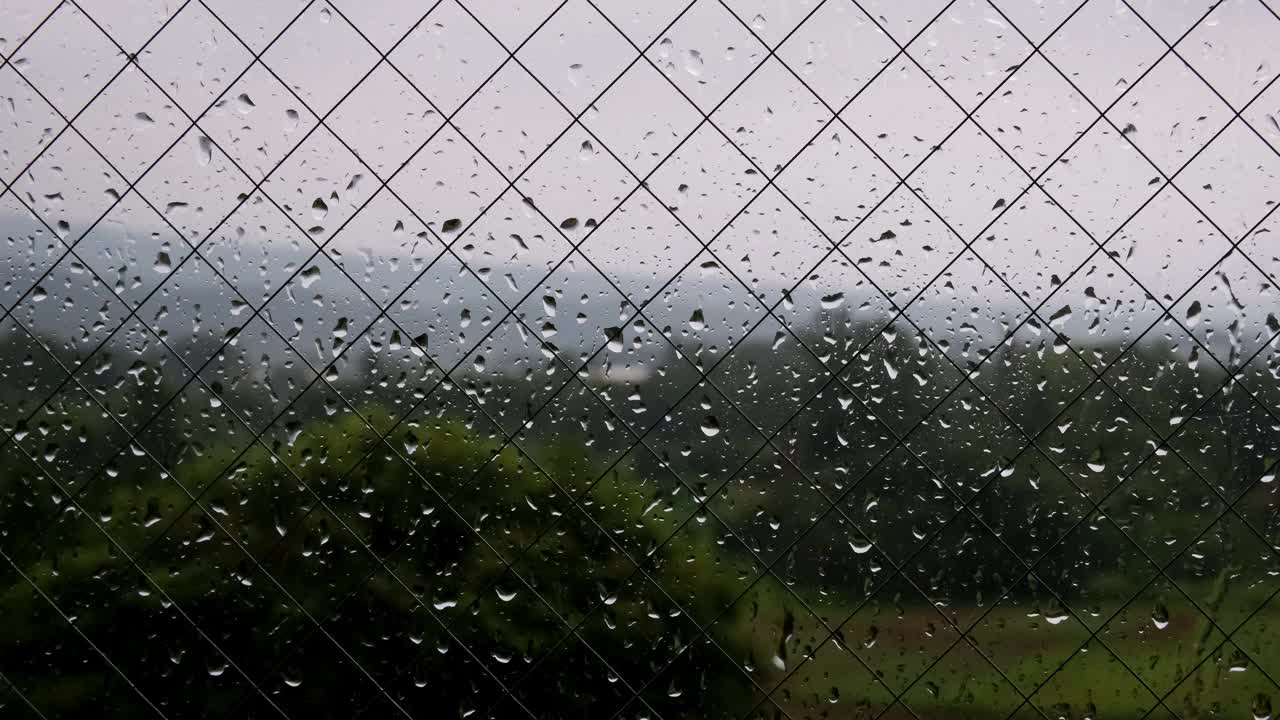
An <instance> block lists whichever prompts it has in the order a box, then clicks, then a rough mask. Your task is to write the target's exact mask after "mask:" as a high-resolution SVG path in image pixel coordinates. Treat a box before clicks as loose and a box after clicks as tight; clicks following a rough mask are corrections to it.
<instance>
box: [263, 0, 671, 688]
mask: <svg viewBox="0 0 1280 720" xmlns="http://www.w3.org/2000/svg"><path fill="white" fill-rule="evenodd" d="M335 12H338V13H339V14H341V11H339V10H337V9H336V8H335ZM553 15H554V13H553ZM344 19H346V18H345V16H344ZM548 19H549V18H548ZM348 22H349V20H348ZM352 27H353V28H354V25H352ZM357 31H358V30H357ZM535 32H536V31H535ZM366 40H367V38H366ZM513 57H514V56H513ZM517 62H519V61H518V60H517ZM277 79H278V78H277ZM297 99H298V101H299V102H301V103H303V105H304V107H305V106H306V103H305V101H303V100H302V99H301V98H297ZM307 109H308V110H309V111H311V112H312V113H313V114H315V113H314V110H311V108H310V107H307ZM455 130H456V128H455ZM330 132H332V130H330ZM459 133H460V134H461V132H460V131H459ZM335 137H336V138H337V139H338V140H339V141H340V142H342V140H341V137H340V136H337V135H336V134H335ZM463 137H464V138H465V135H464V136H463ZM343 144H344V145H345V142H344V143H343ZM472 147H473V148H474V149H475V150H476V152H477V153H479V154H481V156H482V157H484V156H483V152H482V151H480V149H479V148H478V147H475V146H474V144H473V145H472ZM347 149H348V150H351V148H350V147H349V146H348V147H347ZM352 152H353V153H354V150H352ZM485 159H486V160H488V158H487V157H486V158H485ZM489 162H490V163H491V164H492V161H489ZM366 167H367V166H366ZM495 169H496V168H495ZM369 170H370V172H373V173H374V176H375V177H377V173H376V171H373V170H372V168H369ZM499 172H500V171H499ZM379 180H380V178H379ZM513 184H514V182H513V181H511V182H509V186H510V185H513ZM391 192H392V194H393V195H394V191H391ZM397 199H399V198H398V196H397ZM406 207H407V205H406ZM410 212H412V210H411V209H410ZM544 219H547V218H545V216H544ZM419 220H420V221H421V219H420V218H419ZM547 221H548V222H550V220H549V219H547ZM299 229H300V230H301V228H299ZM566 240H567V238H566ZM459 261H460V262H461V259H460V258H459ZM348 278H349V276H348ZM349 279H350V278H349ZM352 282H354V280H352ZM499 302H501V300H499ZM504 304H505V303H504ZM511 312H513V311H512V310H511V309H510V308H508V313H509V314H510V313H511ZM392 321H393V322H394V319H393V320H392ZM569 369H570V370H571V371H572V368H569ZM574 377H577V375H576V374H574ZM334 392H335V393H337V391H336V390H334ZM337 394H338V395H339V396H341V393H337ZM348 405H350V402H349V401H348ZM476 405H477V407H478V408H479V409H480V410H481V412H482V413H484V409H483V407H481V406H480V405H479V404H478V403H476ZM352 407H353V408H354V406H352ZM356 412H357V414H358V410H357V411H356ZM485 414H486V415H487V413H485ZM361 419H362V420H364V418H361ZM364 422H365V423H366V424H369V423H368V421H367V420H364ZM495 424H496V423H495ZM504 434H505V431H504ZM508 440H509V441H510V442H511V443H512V444H513V445H515V446H516V447H517V449H520V448H519V444H518V443H516V442H515V440H514V438H508ZM384 442H385V439H384ZM387 445H388V447H389V448H390V449H391V450H392V451H393V452H394V453H395V454H397V455H399V451H398V450H396V449H395V448H394V446H391V445H390V444H389V443H388V444H387ZM522 452H523V450H522ZM524 454H525V455H526V456H527V455H528V453H524ZM401 459H403V458H401ZM531 459H532V458H531ZM533 462H534V465H535V467H536V468H537V469H538V470H539V471H540V472H541V473H542V474H543V475H544V476H546V477H547V478H548V479H549V480H551V482H552V483H553V484H555V485H556V486H557V488H559V489H560V490H561V491H562V492H565V491H564V490H563V487H562V486H560V485H559V483H558V482H556V481H555V479H554V478H553V477H551V476H550V474H548V473H546V471H545V470H543V469H542V468H541V467H539V466H537V463H536V461H533ZM682 481H683V480H682ZM685 484H686V486H687V483H685ZM304 485H305V484H304ZM313 494H314V493H313ZM565 494H566V496H570V497H571V495H570V494H569V493H567V492H565ZM321 505H322V506H324V503H323V501H321ZM574 506H575V507H577V508H578V509H579V510H581V508H580V506H578V505H577V502H576V501H574ZM326 510H329V509H328V508H327V507H326ZM329 512H330V514H331V515H332V514H333V513H332V511H331V510H329ZM587 517H590V515H587ZM339 522H341V520H340V519H339ZM592 522H593V524H595V525H596V528H597V529H598V530H600V532H601V534H602V536H604V537H610V536H609V534H608V533H607V532H606V531H605V530H604V529H603V528H601V527H600V526H599V525H598V523H595V521H594V519H593V520H592ZM343 524H344V526H345V523H343ZM610 540H611V541H612V538H611V537H610ZM486 544H487V543H486ZM615 545H616V542H615ZM619 549H620V550H621V549H622V548H621V547H619ZM623 553H624V555H626V552H625V550H623ZM503 562H504V564H505V565H507V568H508V570H509V571H510V572H511V573H512V574H513V575H515V576H516V577H517V578H519V579H520V580H521V581H522V582H524V584H525V585H526V586H527V587H529V589H530V591H531V592H532V593H533V594H534V596H535V597H538V599H539V600H540V601H542V602H543V604H544V605H546V606H547V607H548V609H550V610H551V611H552V613H553V614H556V615H557V616H558V613H557V611H556V610H555V608H554V607H552V606H551V605H550V603H547V602H546V601H545V599H543V598H542V597H541V595H540V594H539V593H538V592H537V590H536V589H534V588H533V587H532V586H531V585H529V584H528V582H527V581H525V580H524V578H520V576H519V574H518V573H516V572H515V570H514V568H512V567H511V566H510V563H507V562H506V560H505V558H503ZM384 569H385V566H384ZM392 575H393V576H394V574H393V573H392ZM401 584H402V585H403V583H401ZM406 589H407V587H406ZM673 602H674V601H673ZM562 622H563V620H562ZM566 624H567V623H566ZM584 644H585V643H584ZM587 646H588V647H589V645H587ZM593 652H594V651H593ZM597 656H598V654H597ZM598 657H599V656H598ZM601 661H602V662H604V660H603V658H601ZM605 664H606V666H607V665H608V663H607V662H606V663H605Z"/></svg>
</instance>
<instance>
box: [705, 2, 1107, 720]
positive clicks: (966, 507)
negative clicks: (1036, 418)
mask: <svg viewBox="0 0 1280 720" xmlns="http://www.w3.org/2000/svg"><path fill="white" fill-rule="evenodd" d="M721 5H722V6H724V7H725V9H726V11H728V12H729V13H730V14H731V15H733V16H734V17H735V18H736V19H737V20H738V21H739V22H740V23H742V24H743V26H744V27H745V28H746V30H747V31H748V32H750V33H752V34H753V35H755V32H754V30H753V29H752V28H751V27H750V26H749V25H747V24H746V23H745V22H744V21H742V19H741V17H739V16H738V15H737V14H736V13H734V12H733V10H732V9H731V8H728V6H727V5H724V3H723V0H721ZM1079 7H1083V5H1081V6H1079ZM1079 7H1077V10H1079ZM1073 15H1074V13H1073ZM1069 19H1070V18H1069V17H1068V20H1069ZM756 39H757V40H759V39H760V38H759V37H758V36H756ZM1046 39H1047V38H1046ZM900 49H902V48H900ZM902 51H903V52H904V53H905V49H902ZM770 54H773V53H772V51H771V52H770ZM779 62H781V63H782V65H783V67H785V68H786V69H787V70H788V71H790V72H791V73H792V75H795V72H794V71H793V70H792V69H791V68H790V67H789V66H787V64H786V63H785V61H782V60H781V59H780V58H779ZM796 77H797V79H798V80H799V81H800V83H801V84H802V85H803V86H804V87H805V88H806V89H807V90H809V92H811V93H813V94H814V96H815V97H819V96H818V95H817V93H816V92H814V91H813V89H812V88H811V87H809V86H808V84H807V83H805V82H804V81H803V79H800V78H799V77H798V76H796ZM1001 84H1003V83H1001ZM997 90H998V86H997ZM994 92H995V91H992V93H991V94H994ZM819 100H820V101H821V98H820V97H819ZM821 102H823V104H824V105H826V103H825V101H821ZM827 109H828V110H829V111H830V110H831V108H830V107H829V106H827ZM961 109H962V110H963V108H961ZM842 124H843V125H845V127H846V129H849V130H850V132H852V133H853V134H854V136H855V137H857V138H858V139H859V140H860V141H862V142H863V144H864V145H867V143H866V142H865V141H863V140H862V138H861V137H859V136H858V133H856V132H854V131H853V130H852V129H851V128H848V125H847V123H844V122H843V120H842ZM975 124H976V123H975ZM869 147H870V146H869V145H868V148H869ZM739 151H740V152H741V150H739ZM871 151H872V152H873V153H875V151H874V149H872V150H871ZM744 154H745V153H744ZM877 158H878V159H881V161H882V162H883V159H882V158H879V156H878V154H877ZM757 169H758V168H757ZM891 171H892V169H891ZM895 175H896V173H895ZM912 192H913V194H916V197H917V199H919V200H921V201H922V202H924V200H923V198H920V197H919V195H918V193H915V191H914V189H912ZM783 195H784V196H785V195H786V194H785V192H784V193H783ZM788 200H789V198H788ZM793 204H794V203H793ZM925 205H926V207H929V206H928V203H925ZM929 209H930V211H931V212H933V213H934V214H935V215H938V217H939V219H940V220H942V221H943V223H944V224H946V226H947V228H948V230H950V231H951V232H952V233H953V234H955V235H957V236H959V233H956V232H955V230H954V228H952V227H951V226H950V224H949V223H947V222H946V220H945V218H942V216H941V215H939V214H938V213H937V212H936V210H933V208H932V207H929ZM810 222H812V221H811V220H810ZM815 227H816V225H815ZM818 229H819V231H820V232H822V229H821V228H818ZM823 235H824V236H825V232H824V233H823ZM828 240H829V238H828ZM961 241H962V242H963V238H961ZM841 254H842V255H843V254H844V253H843V251H842V250H841ZM975 254H976V253H975ZM845 257H846V259H848V256H847V255H846V256H845ZM730 272H731V273H732V271H730ZM872 282H873V285H874V281H872ZM908 323H910V324H911V325H912V326H913V327H915V323H914V322H913V321H911V320H910V318H908ZM916 331H917V332H918V333H920V334H921V336H922V337H925V338H927V334H925V333H923V331H921V330H920V328H918V327H916ZM791 334H792V335H793V336H794V333H791ZM797 339H798V338H797ZM800 342H801V345H802V346H805V347H806V349H807V350H809V352H810V353H811V354H813V351H812V350H811V349H809V348H808V347H807V345H805V343H804V342H803V341H802V340H801V341H800ZM943 356H944V357H946V358H947V359H948V361H950V362H951V363H952V364H953V365H955V362H954V360H953V359H951V358H950V356H949V355H947V354H946V353H943ZM815 358H816V354H815ZM955 366H956V369H957V370H958V371H960V372H961V374H962V375H964V374H965V373H964V370H963V369H962V368H960V367H959V366H958V365H955ZM836 379H837V381H839V382H840V384H841V385H842V386H844V387H845V389H846V390H849V391H850V392H851V393H852V390H850V389H849V388H848V386H847V385H846V384H845V383H844V382H843V380H842V379H841V378H839V376H836ZM974 387H975V389H978V392H979V394H981V395H982V396H983V397H984V399H986V400H987V401H988V402H991V403H992V405H993V406H995V407H996V408H997V410H999V411H1000V412H1001V414H1002V415H1004V417H1005V419H1006V420H1007V421H1009V423H1010V424H1011V425H1013V426H1014V427H1017V425H1016V423H1013V421H1012V419H1011V418H1009V417H1008V416H1007V415H1006V414H1004V413H1003V411H1002V410H1000V408H999V406H998V405H996V404H995V403H994V402H992V401H991V399H990V398H989V397H987V395H986V393H984V392H983V391H982V390H981V389H980V388H977V386H974ZM852 394H854V395H855V397H856V393H852ZM862 404H863V405H864V406H865V402H863V403H862ZM748 419H749V418H748ZM882 424H883V422H882ZM753 425H754V423H753ZM886 427H887V426H886ZM756 429H757V431H758V432H760V433H761V434H765V433H763V431H761V430H759V428H756ZM890 432H891V433H892V434H894V436H895V438H896V439H898V440H899V441H902V438H898V437H897V435H896V433H894V432H893V431H892V429H891V428H890ZM1024 435H1025V433H1024ZM1028 439H1029V438H1028ZM767 442H768V443H769V444H770V445H771V446H773V444H772V440H771V439H767ZM773 447H774V449H775V451H777V448H776V446H773ZM907 449H908V452H910V454H911V455H912V456H913V457H915V459H916V461H917V462H920V463H921V465H922V466H924V467H925V468H926V469H927V470H929V472H930V473H931V474H933V475H934V476H935V477H937V473H935V472H934V471H933V470H932V469H931V468H929V465H928V463H925V462H924V461H923V460H921V459H920V458H919V456H918V455H916V453H915V452H914V451H913V450H911V449H910V447H909V446H907ZM780 454H781V453H780ZM784 457H785V455H784ZM1050 462H1051V463H1052V461H1050ZM793 465H794V463H793ZM1054 467H1055V468H1057V466H1056V464H1054ZM797 470H799V468H797ZM1059 470H1060V469H1059ZM800 472H801V475H802V476H805V477H806V479H808V478H807V474H806V473H804V472H803V471H800ZM942 484H943V486H944V487H946V488H947V489H948V491H949V492H951V494H952V495H953V496H955V497H956V500H957V501H959V503H960V505H961V507H962V508H963V510H961V512H963V511H964V510H969V512H970V515H973V516H974V517H975V518H976V519H977V521H978V522H979V524H980V525H981V526H982V527H983V528H985V529H986V530H987V531H988V532H989V533H990V534H991V535H993V536H996V537H997V538H998V535H997V534H996V533H995V532H994V531H992V530H991V528H990V527H989V526H988V525H987V524H986V523H985V522H984V521H983V520H982V519H981V518H978V517H977V516H976V515H974V514H973V513H972V510H971V509H970V508H968V506H967V504H966V503H965V501H964V500H963V499H961V498H960V497H959V496H958V495H957V494H956V493H955V492H954V489H953V488H951V486H950V484H949V483H945V482H944V483H942ZM819 492H821V489H820V488H819ZM1082 494H1083V493H1082ZM823 495H824V498H825V493H823ZM828 502H830V500H829V499H828ZM835 509H836V510H837V511H838V512H840V514H841V516H842V517H844V519H845V520H846V521H847V522H849V523H850V524H851V525H852V526H853V527H854V528H855V529H859V528H858V526H857V524H856V523H853V522H852V520H850V519H849V518H848V517H847V515H845V514H844V513H843V511H841V510H840V508H839V507H836V508H835ZM859 531H860V530H859ZM1000 542H1001V544H1002V545H1004V546H1005V548H1006V549H1008V550H1010V553H1011V554H1012V555H1015V556H1016V553H1013V552H1012V548H1009V547H1008V545H1007V543H1004V541H1003V540H1002V539H1000ZM882 554H883V553H882ZM890 563H891V564H893V562H892V560H890ZM895 571H897V572H896V573H895V574H898V575H901V569H900V568H897V567H895ZM904 577H905V576H904ZM906 580H907V582H908V583H910V584H911V585H912V587H913V588H915V589H916V591H917V592H920V589H919V587H918V586H917V585H916V583H915V582H914V580H912V579H911V578H909V577H908V578H906ZM784 587H785V584H784ZM1050 592H1051V594H1052V595H1054V598H1055V599H1057V600H1058V601H1059V603H1060V604H1062V605H1063V606H1064V607H1066V604H1065V603H1062V601H1061V599H1060V598H1058V597H1057V594H1056V593H1054V592H1053V591H1052V590H1051V591H1050ZM792 594H793V595H794V593H792ZM921 594H922V595H923V593H922V592H921ZM926 597H927V596H926ZM797 599H799V600H800V602H801V604H802V605H803V606H805V608H806V609H807V610H810V612H812V610H811V609H810V608H808V606H807V604H806V603H804V601H803V599H800V598H797ZM1073 614H1074V613H1073ZM943 617H944V618H945V619H946V621H947V622H948V623H949V624H951V625H953V626H954V627H955V629H956V630H957V631H958V632H959V633H960V636H961V637H963V638H964V639H965V640H967V641H969V644H970V645H971V646H973V643H972V640H971V639H969V638H968V636H967V634H966V630H964V629H962V628H959V627H958V626H955V624H954V622H952V621H951V618H950V617H949V616H946V615H943ZM823 624H824V626H825V622H824V623H823ZM827 629H828V631H829V632H833V631H832V630H831V629H830V628H829V627H828V628H827ZM973 648H974V650H975V651H976V652H978V654H979V655H980V656H983V657H984V659H986V660H987V661H988V663H990V664H991V665H992V667H993V668H994V669H995V670H996V671H997V673H999V674H1000V675H1001V676H1002V677H1003V679H1004V680H1005V681H1006V682H1007V683H1008V685H1009V686H1010V687H1013V688H1014V689H1015V690H1017V691H1018V692H1019V693H1020V692H1021V691H1020V690H1018V689H1017V686H1016V684H1014V683H1012V682H1011V681H1009V678H1008V677H1007V675H1005V674H1004V672H1003V671H1002V670H1001V669H1000V668H999V666H998V665H996V664H995V663H994V662H992V661H991V659H990V658H987V657H986V656H985V654H984V653H982V651H981V650H980V649H978V648H977V647H976V646H973ZM853 654H854V655H855V656H857V654H856V653H853ZM1130 672H1132V671H1130ZM1024 699H1025V697H1024Z"/></svg>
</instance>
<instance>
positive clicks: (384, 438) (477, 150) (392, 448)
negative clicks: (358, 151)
mask: <svg viewBox="0 0 1280 720" xmlns="http://www.w3.org/2000/svg"><path fill="white" fill-rule="evenodd" d="M339 139H340V138H339ZM477 151H478V149H477ZM384 442H385V438H384ZM392 449H393V450H394V448H392ZM397 454H398V453H397Z"/></svg>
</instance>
